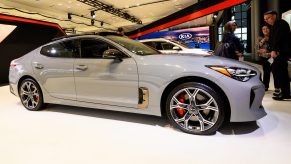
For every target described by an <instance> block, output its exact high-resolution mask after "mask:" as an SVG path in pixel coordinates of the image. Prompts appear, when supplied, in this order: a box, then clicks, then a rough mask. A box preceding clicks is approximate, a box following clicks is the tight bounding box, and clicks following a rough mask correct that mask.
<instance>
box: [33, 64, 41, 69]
mask: <svg viewBox="0 0 291 164" xmlns="http://www.w3.org/2000/svg"><path fill="white" fill-rule="evenodd" d="M33 65H34V68H36V69H43V65H42V64H39V63H33Z"/></svg>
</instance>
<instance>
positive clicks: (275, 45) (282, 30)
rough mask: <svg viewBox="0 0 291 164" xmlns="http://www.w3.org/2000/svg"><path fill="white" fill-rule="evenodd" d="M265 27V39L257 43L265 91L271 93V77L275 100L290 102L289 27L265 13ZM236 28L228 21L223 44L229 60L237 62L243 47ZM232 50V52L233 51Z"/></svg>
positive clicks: (274, 12) (262, 38)
mask: <svg viewBox="0 0 291 164" xmlns="http://www.w3.org/2000/svg"><path fill="white" fill-rule="evenodd" d="M264 21H265V23H264V24H263V25H262V26H261V30H262V36H261V37H259V38H258V41H257V43H256V48H257V54H258V56H259V57H260V61H261V64H262V67H263V83H264V85H265V91H268V89H269V83H270V74H271V72H272V74H273V77H274V88H275V92H274V94H273V95H274V97H272V98H273V99H274V100H284V99H291V96H290V82H289V76H288V59H289V57H290V56H291V45H290V43H291V32H290V27H289V25H288V23H287V22H286V21H285V20H283V19H279V17H278V14H277V12H276V11H268V12H266V13H264ZM236 27H237V24H236V23H235V22H234V21H229V22H227V23H226V24H225V25H224V32H223V38H222V43H223V44H231V45H232V46H229V45H228V49H227V51H228V52H227V56H225V57H228V58H232V59H236V60H238V59H239V57H241V56H243V51H244V47H243V45H242V44H241V43H240V40H239V38H238V37H236V36H235V34H234V31H235V30H236ZM231 47H232V48H231Z"/></svg>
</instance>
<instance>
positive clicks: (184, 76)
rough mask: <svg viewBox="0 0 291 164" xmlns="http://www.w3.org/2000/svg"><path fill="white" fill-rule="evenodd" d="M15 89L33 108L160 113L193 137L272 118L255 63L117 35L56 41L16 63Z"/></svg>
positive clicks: (12, 66) (12, 68)
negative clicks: (161, 48) (167, 49)
mask: <svg viewBox="0 0 291 164" xmlns="http://www.w3.org/2000/svg"><path fill="white" fill-rule="evenodd" d="M9 82H10V91H11V93H13V94H14V95H16V96H18V97H20V101H21V103H22V104H23V106H24V107H25V108H26V109H28V110H31V111H37V110H40V109H42V108H44V104H46V103H52V104H63V105H70V106H80V107H89V108H96V109H106V110H113V111H123V112H130V113H140V114H147V115H155V116H166V117H167V118H168V120H169V122H170V124H171V125H172V126H174V127H176V128H178V129H180V130H181V131H184V132H186V133H191V134H198V135H199V134H202V135H206V134H213V133H215V132H216V131H217V130H218V129H219V128H220V127H221V125H222V124H223V123H224V122H226V123H227V122H229V121H231V122H245V121H255V120H258V119H260V118H262V117H264V116H265V115H266V112H265V110H264V108H263V106H262V105H261V104H262V99H263V96H264V92H265V87H264V85H263V84H262V82H261V81H260V72H259V71H258V69H257V68H255V67H253V66H250V65H247V64H244V63H241V62H239V61H234V60H231V59H226V58H222V57H218V56H213V55H191V54H190V55H187V54H182V55H181V54H171V55H167V54H161V53H160V52H158V51H157V50H155V49H152V48H150V47H148V46H146V45H144V44H142V43H140V42H138V41H134V40H131V39H128V38H125V37H119V36H112V35H111V36H109V35H108V36H99V35H83V36H69V37H64V38H59V39H56V40H54V41H52V42H50V43H48V44H45V45H43V46H40V47H39V48H36V49H35V50H33V51H31V52H29V53H27V54H26V55H24V56H22V57H20V58H18V59H15V60H13V61H12V62H11V64H10V71H9Z"/></svg>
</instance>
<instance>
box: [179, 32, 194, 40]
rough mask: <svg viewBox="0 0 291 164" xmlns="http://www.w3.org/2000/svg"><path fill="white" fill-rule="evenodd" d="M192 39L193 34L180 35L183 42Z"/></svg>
mask: <svg viewBox="0 0 291 164" xmlns="http://www.w3.org/2000/svg"><path fill="white" fill-rule="evenodd" d="M191 38H192V34H190V33H182V34H180V35H179V39H181V40H188V39H191Z"/></svg>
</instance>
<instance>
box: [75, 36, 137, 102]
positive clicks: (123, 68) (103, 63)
mask: <svg viewBox="0 0 291 164" xmlns="http://www.w3.org/2000/svg"><path fill="white" fill-rule="evenodd" d="M109 48H114V47H113V46H112V45H110V44H109V43H107V42H105V41H103V40H97V39H85V40H81V58H80V59H76V61H75V64H74V75H75V83H76V93H77V100H78V101H83V102H90V103H98V104H106V105H115V106H125V107H136V106H137V104H138V74H137V66H136V62H135V60H134V59H133V58H130V57H126V58H123V61H116V60H114V59H104V58H103V52H104V51H105V50H107V49H109Z"/></svg>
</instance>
